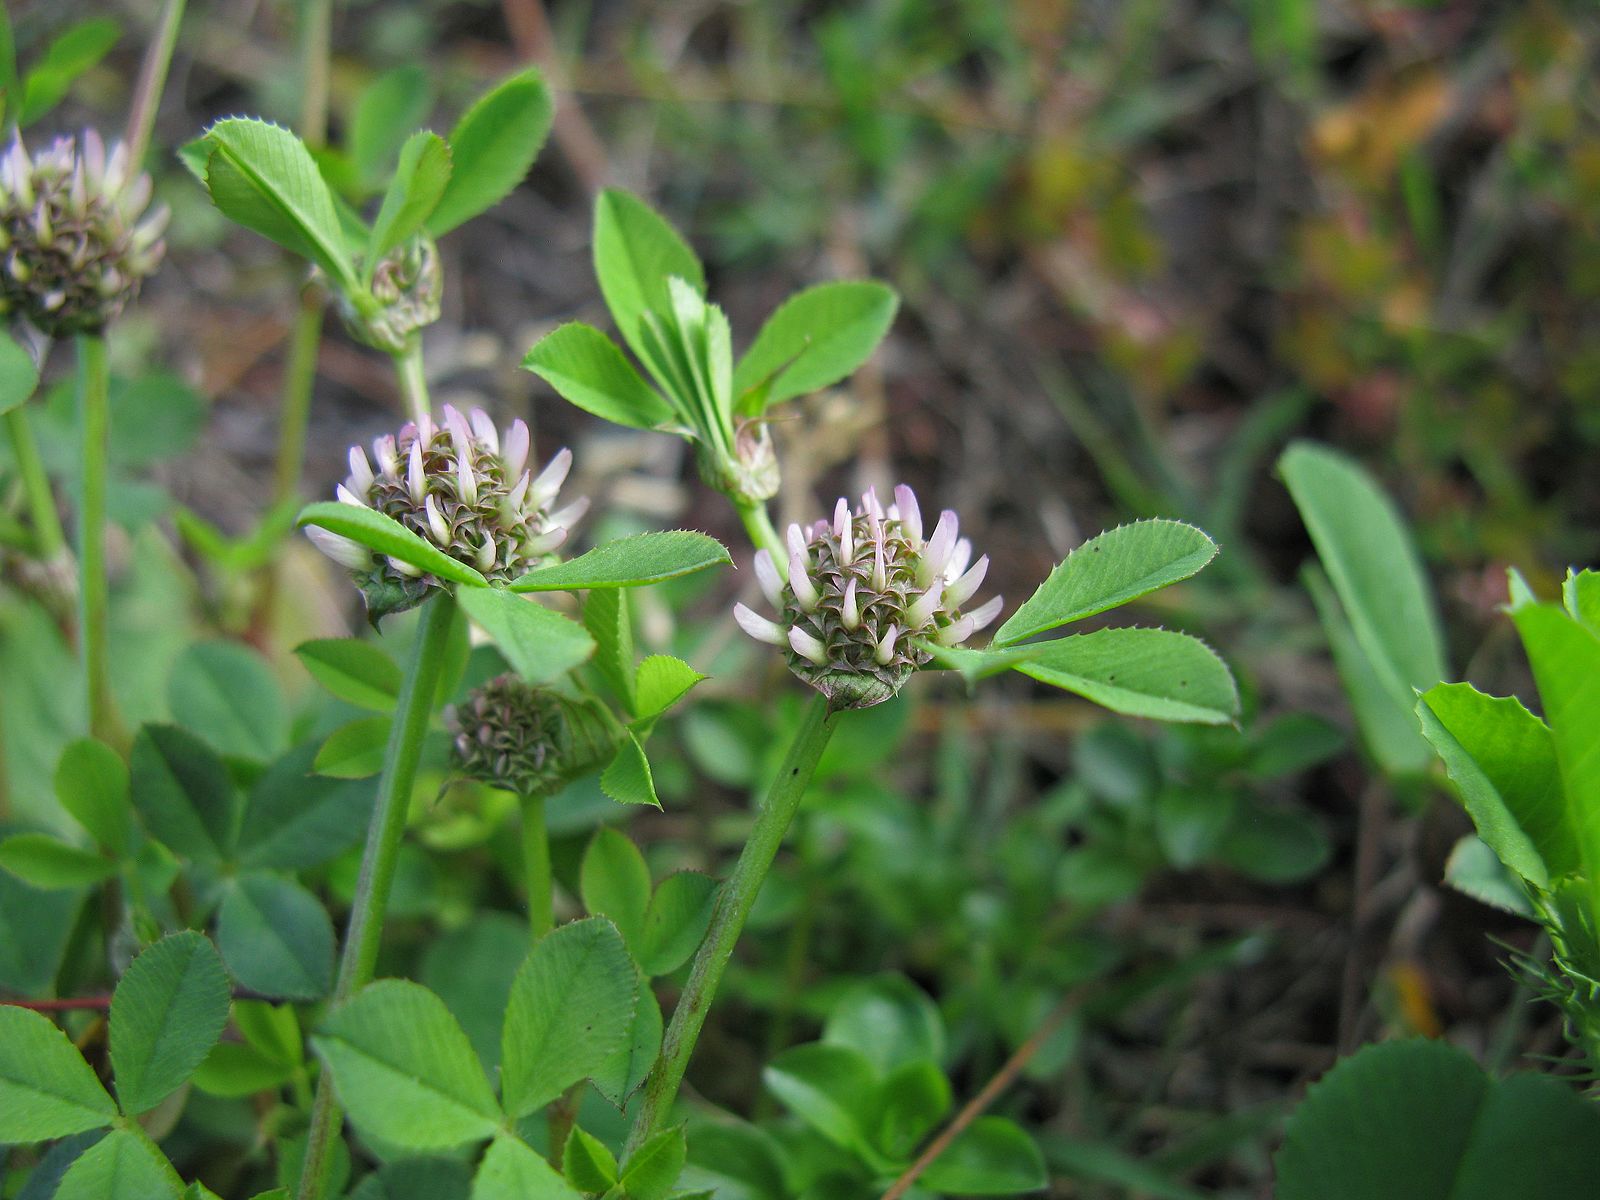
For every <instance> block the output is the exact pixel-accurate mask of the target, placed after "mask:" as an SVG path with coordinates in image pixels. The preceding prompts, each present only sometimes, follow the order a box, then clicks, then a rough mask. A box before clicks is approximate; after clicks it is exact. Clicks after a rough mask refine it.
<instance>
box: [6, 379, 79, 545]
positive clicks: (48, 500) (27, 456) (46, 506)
mask: <svg viewBox="0 0 1600 1200" xmlns="http://www.w3.org/2000/svg"><path fill="white" fill-rule="evenodd" d="M6 431H7V432H8V433H9V434H10V435H11V449H12V451H13V452H14V453H15V455H16V459H17V474H19V475H20V476H21V477H22V491H23V494H24V496H26V497H27V501H28V517H29V519H30V520H31V521H32V523H33V541H34V547H35V549H36V551H37V552H38V557H39V559H40V560H41V561H42V562H46V563H54V562H58V561H60V560H62V559H64V558H65V557H66V554H67V535H66V534H64V533H62V532H61V514H60V513H58V512H57V511H56V498H55V494H54V493H53V492H52V491H51V490H50V478H49V476H48V475H46V474H45V470H44V460H43V459H41V458H40V457H39V444H38V443H37V442H36V441H34V438H33V426H32V425H30V424H29V423H28V414H27V411H26V407H25V406H24V405H21V404H19V405H17V407H16V408H13V409H12V410H11V411H9V412H8V413H6Z"/></svg>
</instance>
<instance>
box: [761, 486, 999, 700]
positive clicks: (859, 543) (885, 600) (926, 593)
mask: <svg viewBox="0 0 1600 1200" xmlns="http://www.w3.org/2000/svg"><path fill="white" fill-rule="evenodd" d="M787 541H788V560H789V561H788V568H789V571H788V576H789V577H788V579H787V580H785V579H784V578H783V576H782V574H781V573H780V572H779V571H778V568H777V564H776V563H774V562H773V560H772V556H771V554H769V553H768V552H767V551H766V550H760V551H758V552H757V553H756V558H755V570H756V579H757V581H758V582H759V583H760V585H761V590H762V592H763V594H764V595H765V596H766V598H767V600H768V602H769V603H770V604H771V605H772V606H773V608H774V609H776V610H777V614H778V615H777V619H776V620H772V619H770V618H768V617H764V616H762V615H761V614H760V613H757V612H755V611H754V610H753V609H751V608H749V607H748V606H746V605H744V604H738V605H735V606H734V618H735V619H736V620H737V621H738V622H739V626H740V628H742V629H743V630H744V631H745V632H746V633H748V634H749V635H750V636H751V637H753V638H755V639H757V640H758V641H763V642H769V643H771V644H772V645H774V646H778V647H781V648H782V649H783V650H784V651H785V652H786V654H787V656H788V660H789V669H790V670H792V671H793V672H794V673H795V674H796V675H798V676H799V677H800V678H801V679H803V680H805V681H806V682H807V683H809V684H811V686H812V687H814V688H816V689H817V690H818V691H820V692H821V693H822V694H823V695H824V696H826V697H827V698H828V701H829V703H830V704H832V705H833V706H834V707H835V708H869V707H871V706H872V705H874V704H881V703H882V702H883V701H885V700H888V699H890V698H891V697H892V696H894V695H895V694H896V693H898V692H899V691H900V689H901V688H902V687H903V686H905V682H906V680H907V679H909V678H910V677H911V673H912V672H913V671H915V670H917V669H918V668H919V667H922V666H925V665H927V663H928V661H929V660H930V659H931V657H932V655H931V653H930V652H929V651H928V649H927V648H926V644H927V643H930V642H931V643H935V644H937V645H940V646H956V645H959V644H961V643H962V642H964V641H966V640H967V639H968V638H970V637H971V636H972V635H973V634H974V633H976V632H977V631H978V630H980V629H983V628H984V627H986V626H987V625H989V624H990V623H991V622H992V621H993V620H994V619H995V617H997V616H999V615H1000V606H1001V599H1000V597H998V596H996V597H994V598H993V599H991V600H989V601H987V602H985V603H983V604H980V605H978V606H977V607H975V608H972V609H968V608H967V607H966V605H967V603H968V602H969V601H970V600H971V599H972V597H973V596H974V594H975V593H976V592H977V590H978V587H979V586H980V585H981V584H982V583H983V577H984V575H985V573H986V572H987V571H988V569H989V556H988V555H984V556H983V557H981V558H979V559H978V560H977V562H973V561H972V543H971V542H970V541H968V540H967V539H966V538H964V537H962V536H960V522H959V520H958V519H957V517H956V514H955V513H954V512H952V511H951V510H949V509H946V510H945V511H944V512H942V513H941V514H940V515H939V520H938V522H937V524H935V526H934V528H933V530H932V532H931V533H928V534H927V535H926V536H924V531H923V526H922V511H921V509H920V508H919V507H918V506H917V498H916V496H915V495H914V494H913V493H912V491H911V489H910V488H908V487H906V486H905V485H903V484H902V485H901V486H900V487H897V488H896V489H895V500H894V503H893V504H891V505H889V506H888V508H887V509H885V508H884V507H883V506H882V505H881V504H880V503H879V502H878V497H877V494H876V493H875V492H872V491H869V492H867V493H866V494H865V495H863V496H862V497H861V503H860V504H859V505H857V506H856V508H855V509H854V510H853V511H852V510H851V508H850V504H849V502H848V501H847V500H844V499H842V498H841V499H840V500H839V503H838V504H837V505H836V506H835V508H834V513H833V519H832V520H831V521H818V522H816V523H815V524H814V525H812V526H810V527H809V528H802V527H801V526H799V525H791V526H789V531H788V538H787Z"/></svg>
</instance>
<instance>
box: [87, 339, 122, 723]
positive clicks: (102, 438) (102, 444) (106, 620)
mask: <svg viewBox="0 0 1600 1200" xmlns="http://www.w3.org/2000/svg"><path fill="white" fill-rule="evenodd" d="M109 388H110V367H109V366H108V365H107V363H106V343H105V339H104V338H103V337H101V336H99V335H98V334H92V333H85V334H80V335H79V336H78V442H79V447H80V452H81V455H82V459H83V481H82V490H81V491H80V492H79V496H78V569H79V571H80V572H81V574H82V580H81V582H80V584H79V605H80V607H79V617H78V629H79V649H80V653H81V654H82V656H83V681H84V693H85V697H86V699H87V703H88V712H89V733H90V734H91V735H92V736H94V737H97V738H99V739H100V740H101V741H103V742H105V743H107V744H108V745H112V746H116V745H120V744H121V729H120V726H119V723H118V721H117V717H116V711H115V708H114V706H113V704H112V699H111V677H110V673H109V666H110V662H109V654H110V645H109V633H108V626H109V624H110V595H109V592H110V584H109V583H108V582H107V579H106V455H107V453H108V445H109V441H110V428H111V406H110V402H109V399H108V392H109Z"/></svg>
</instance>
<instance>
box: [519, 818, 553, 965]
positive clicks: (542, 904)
mask: <svg viewBox="0 0 1600 1200" xmlns="http://www.w3.org/2000/svg"><path fill="white" fill-rule="evenodd" d="M519 799H520V800H521V803H522V863H523V872H524V875H525V876H526V879H527V884H528V934H529V936H530V937H531V938H532V939H533V940H534V941H535V942H537V941H538V940H539V939H540V938H542V937H544V935H545V934H547V933H549V932H550V931H551V930H552V929H554V928H555V924H556V918H555V900H554V897H553V895H552V892H553V889H554V883H553V881H552V879H551V876H550V834H549V831H548V830H547V829H546V828H545V823H544V793H543V792H535V793H533V794H531V795H527V796H522V797H519Z"/></svg>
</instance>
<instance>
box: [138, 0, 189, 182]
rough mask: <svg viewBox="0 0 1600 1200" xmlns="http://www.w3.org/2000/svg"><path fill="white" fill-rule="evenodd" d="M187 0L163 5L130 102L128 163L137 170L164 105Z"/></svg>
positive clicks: (171, 0)
mask: <svg viewBox="0 0 1600 1200" xmlns="http://www.w3.org/2000/svg"><path fill="white" fill-rule="evenodd" d="M183 7H184V0H167V2H166V4H165V5H164V6H163V7H162V9H161V23H160V24H159V25H158V26H156V35H155V37H154V38H152V39H151V41H150V44H149V45H148V46H147V47H145V52H144V62H143V63H142V64H141V65H140V67H139V82H138V83H136V84H135V85H134V88H133V99H132V101H131V102H130V104H129V106H128V164H129V167H130V168H131V169H132V170H135V171H137V170H138V169H139V164H140V163H142V162H143V161H144V152H145V151H146V150H147V149H148V148H149V146H150V132H151V130H153V129H154V128H155V124H156V110H157V109H158V108H160V107H161V92H162V89H164V88H165V87H166V85H167V70H168V68H170V67H171V66H172V51H173V50H174V48H176V46H177V44H178V26H179V24H181V23H182V21H183Z"/></svg>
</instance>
